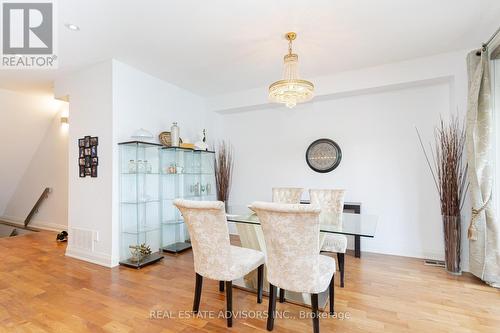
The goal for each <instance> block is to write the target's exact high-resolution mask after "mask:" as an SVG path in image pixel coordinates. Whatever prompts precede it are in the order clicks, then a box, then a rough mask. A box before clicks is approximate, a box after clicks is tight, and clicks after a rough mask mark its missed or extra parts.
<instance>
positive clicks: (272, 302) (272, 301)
mask: <svg viewBox="0 0 500 333" xmlns="http://www.w3.org/2000/svg"><path fill="white" fill-rule="evenodd" d="M275 311H276V287H275V286H273V285H272V284H270V283H269V307H268V310H267V330H268V331H272V330H273V328H274V315H275Z"/></svg>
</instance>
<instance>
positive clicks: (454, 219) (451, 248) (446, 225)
mask: <svg viewBox="0 0 500 333" xmlns="http://www.w3.org/2000/svg"><path fill="white" fill-rule="evenodd" d="M460 223H461V220H460V216H447V215H443V230H444V250H445V251H444V253H445V264H446V270H447V271H448V273H450V274H453V275H460V274H462V270H461V269H460V238H461V237H460Z"/></svg>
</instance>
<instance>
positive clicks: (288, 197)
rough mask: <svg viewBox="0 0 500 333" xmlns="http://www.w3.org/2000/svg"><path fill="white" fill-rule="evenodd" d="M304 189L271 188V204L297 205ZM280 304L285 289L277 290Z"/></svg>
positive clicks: (282, 300)
mask: <svg viewBox="0 0 500 333" xmlns="http://www.w3.org/2000/svg"><path fill="white" fill-rule="evenodd" d="M302 192H304V189H303V188H301V187H273V202H275V203H283V204H299V203H300V197H302ZM279 295H280V297H279V300H280V303H283V302H285V289H281V288H280V290H279Z"/></svg>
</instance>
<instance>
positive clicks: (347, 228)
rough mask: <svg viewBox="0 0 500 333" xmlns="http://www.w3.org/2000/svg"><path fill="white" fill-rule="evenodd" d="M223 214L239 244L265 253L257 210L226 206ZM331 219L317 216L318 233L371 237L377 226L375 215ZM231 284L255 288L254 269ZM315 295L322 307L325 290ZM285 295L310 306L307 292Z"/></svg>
mask: <svg viewBox="0 0 500 333" xmlns="http://www.w3.org/2000/svg"><path fill="white" fill-rule="evenodd" d="M226 217H227V221H228V224H229V225H230V227H231V228H233V230H232V231H233V232H234V231H236V232H237V234H238V236H239V246H242V247H246V248H251V249H254V250H259V251H262V252H264V253H265V249H266V247H265V242H264V236H263V234H262V230H261V227H260V221H259V218H258V216H257V214H255V213H254V212H253V211H252V210H250V209H249V208H248V207H244V206H229V207H228V209H227V214H226ZM331 222H332V221H329V220H328V217H326V218H322V219H321V220H320V234H340V235H347V236H354V237H355V238H356V239H359V238H360V237H367V238H373V237H375V232H376V229H377V222H378V217H377V216H375V215H365V214H351V213H343V214H342V222H341V223H340V224H337V225H335V224H332V223H331ZM234 228H235V229H236V230H234ZM233 285H234V286H235V287H239V288H241V289H244V290H248V291H252V292H256V290H257V288H256V287H257V275H256V273H255V272H251V273H249V274H248V275H247V276H245V277H243V278H242V279H239V280H237V281H233ZM268 287H269V286H268V283H267V281H266V280H264V292H267V289H268ZM318 298H319V300H318V302H319V305H320V307H322V308H324V307H325V306H326V305H327V301H328V292H327V290H325V292H324V293H322V294H320V295H319V297H318ZM285 299H286V301H288V302H291V303H296V304H299V305H304V306H310V304H311V300H310V295H309V294H302V293H295V292H290V291H288V290H287V291H286V292H285Z"/></svg>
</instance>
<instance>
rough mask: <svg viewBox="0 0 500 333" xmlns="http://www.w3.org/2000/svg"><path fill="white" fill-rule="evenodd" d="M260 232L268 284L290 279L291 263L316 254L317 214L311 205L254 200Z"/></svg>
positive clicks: (315, 208) (303, 266)
mask: <svg viewBox="0 0 500 333" xmlns="http://www.w3.org/2000/svg"><path fill="white" fill-rule="evenodd" d="M252 210H253V211H255V212H256V213H257V216H258V217H259V221H260V224H261V227H262V232H263V233H264V240H265V243H266V253H267V276H268V280H269V281H270V282H271V283H272V282H273V281H274V283H276V282H275V281H284V285H287V283H286V281H287V279H293V275H294V274H293V273H294V272H291V271H290V269H293V268H291V267H295V266H296V265H293V264H294V263H301V262H302V263H306V265H302V266H301V267H302V268H300V269H304V268H305V269H307V268H306V266H307V263H309V262H310V258H311V257H316V256H317V255H318V254H319V213H320V208H319V207H317V206H314V205H299V204H295V205H291V204H280V203H269V202H254V203H253V204H252Z"/></svg>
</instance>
